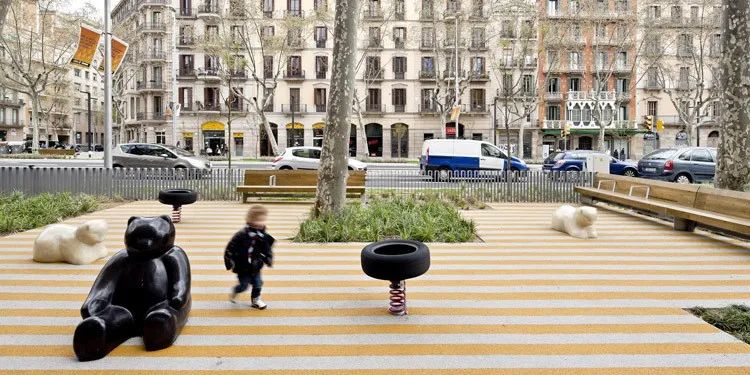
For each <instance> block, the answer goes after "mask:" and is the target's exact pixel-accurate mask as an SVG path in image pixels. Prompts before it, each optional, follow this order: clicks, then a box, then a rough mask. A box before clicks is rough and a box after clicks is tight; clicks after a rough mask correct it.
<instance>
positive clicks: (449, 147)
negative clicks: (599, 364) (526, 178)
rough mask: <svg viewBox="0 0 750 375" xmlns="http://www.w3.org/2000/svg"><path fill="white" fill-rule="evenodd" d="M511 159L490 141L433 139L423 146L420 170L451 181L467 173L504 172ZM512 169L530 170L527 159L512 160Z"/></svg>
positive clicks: (514, 158)
mask: <svg viewBox="0 0 750 375" xmlns="http://www.w3.org/2000/svg"><path fill="white" fill-rule="evenodd" d="M507 158H508V157H507V155H506V154H505V153H504V152H503V151H502V150H500V148H498V147H497V146H495V145H493V144H491V143H488V142H482V141H473V140H466V139H430V140H427V141H425V142H424V143H423V144H422V155H421V156H420V158H419V169H420V172H421V173H422V174H432V176H433V179H435V180H447V179H450V178H451V176H453V175H454V174H456V173H461V172H465V171H503V170H505V169H506V164H507ZM510 170H512V171H519V172H525V171H528V170H529V167H528V166H527V165H526V163H525V162H524V161H523V160H521V159H519V158H516V157H512V158H511V165H510Z"/></svg>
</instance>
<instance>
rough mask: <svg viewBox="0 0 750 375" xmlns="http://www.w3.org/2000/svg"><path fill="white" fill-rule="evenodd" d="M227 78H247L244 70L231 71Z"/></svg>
mask: <svg viewBox="0 0 750 375" xmlns="http://www.w3.org/2000/svg"><path fill="white" fill-rule="evenodd" d="M229 76H230V77H232V78H242V79H246V78H247V71H246V70H244V69H237V70H232V71H230V72H229Z"/></svg>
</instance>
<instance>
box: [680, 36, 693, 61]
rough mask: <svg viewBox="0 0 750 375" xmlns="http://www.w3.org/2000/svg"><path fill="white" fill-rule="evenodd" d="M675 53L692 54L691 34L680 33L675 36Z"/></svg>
mask: <svg viewBox="0 0 750 375" xmlns="http://www.w3.org/2000/svg"><path fill="white" fill-rule="evenodd" d="M677 55H678V56H692V55H693V36H692V35H690V34H680V35H679V36H678V38H677Z"/></svg>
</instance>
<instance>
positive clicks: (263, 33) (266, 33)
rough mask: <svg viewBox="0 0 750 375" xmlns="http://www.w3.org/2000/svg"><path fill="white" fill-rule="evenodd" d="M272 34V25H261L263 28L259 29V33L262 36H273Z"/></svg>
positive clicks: (273, 31) (273, 32)
mask: <svg viewBox="0 0 750 375" xmlns="http://www.w3.org/2000/svg"><path fill="white" fill-rule="evenodd" d="M274 34H275V30H274V28H273V26H263V28H262V29H261V31H260V35H261V36H263V37H264V38H270V37H272V36H274Z"/></svg>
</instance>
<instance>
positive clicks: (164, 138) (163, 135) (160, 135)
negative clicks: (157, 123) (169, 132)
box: [156, 131, 167, 153]
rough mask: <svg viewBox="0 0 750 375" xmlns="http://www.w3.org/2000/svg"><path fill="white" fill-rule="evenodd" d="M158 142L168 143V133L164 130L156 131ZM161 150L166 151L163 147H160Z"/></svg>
mask: <svg viewBox="0 0 750 375" xmlns="http://www.w3.org/2000/svg"><path fill="white" fill-rule="evenodd" d="M156 143H158V144H160V145H163V144H166V143H167V136H166V133H165V132H163V131H161V132H156ZM159 151H160V152H161V153H164V150H163V149H159Z"/></svg>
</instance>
